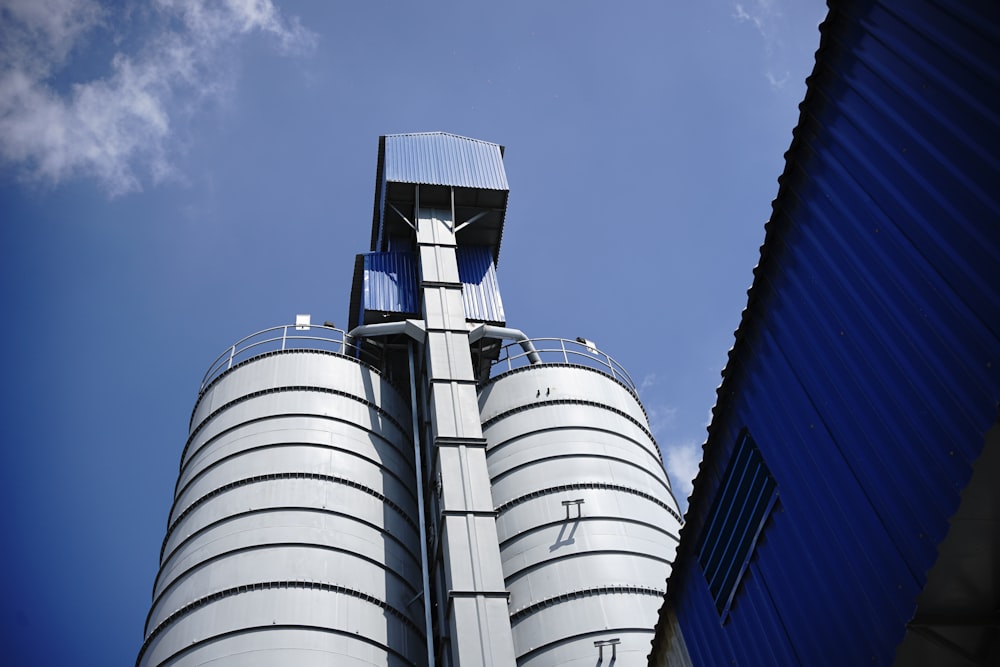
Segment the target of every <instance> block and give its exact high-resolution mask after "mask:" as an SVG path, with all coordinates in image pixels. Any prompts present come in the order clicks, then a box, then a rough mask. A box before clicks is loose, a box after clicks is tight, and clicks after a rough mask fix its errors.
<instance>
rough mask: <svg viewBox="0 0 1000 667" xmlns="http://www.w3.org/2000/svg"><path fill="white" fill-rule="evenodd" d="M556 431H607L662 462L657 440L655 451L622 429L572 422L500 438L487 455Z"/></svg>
mask: <svg viewBox="0 0 1000 667" xmlns="http://www.w3.org/2000/svg"><path fill="white" fill-rule="evenodd" d="M484 430H485V429H484ZM554 431H584V432H594V433H607V434H609V435H613V436H615V437H616V438H620V439H621V440H624V441H626V442H628V443H630V444H633V445H635V446H636V447H638V448H639V449H641V450H642V451H643V452H645V453H646V454H647V455H648V456H650V457H651V458H652V459H654V460H655V461H657V462H660V458H659V449H658V448H657V447H656V443H655V442H654V443H653V448H654V449H655V450H656V451H653V450H651V449H649V448H648V447H645V446H643V444H642V443H641V442H639V441H638V440H636V439H635V438H630V437H629V436H627V435H625V434H624V433H622V432H621V431H612V430H611V429H607V428H600V427H598V426H589V425H585V424H572V425H570V426H565V425H560V426H547V427H545V428H535V429H532V430H530V431H525V432H523V433H517V434H515V435H512V436H511V437H509V438H507V439H505V440H500V441H497V442H491V443H490V444H489V447H488V449H487V452H488V454H487V456H492V455H493V454H494V453H495V452H497V451H499V450H501V449H503V448H505V447H508V446H510V445H513V444H516V443H517V442H518V441H519V440H523V439H524V438H527V437H529V436H533V435H537V434H540V433H551V432H554ZM487 440H489V438H487ZM660 468H661V469H662V468H663V464H662V462H660Z"/></svg>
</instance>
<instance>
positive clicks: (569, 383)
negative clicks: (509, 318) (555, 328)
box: [479, 363, 680, 667]
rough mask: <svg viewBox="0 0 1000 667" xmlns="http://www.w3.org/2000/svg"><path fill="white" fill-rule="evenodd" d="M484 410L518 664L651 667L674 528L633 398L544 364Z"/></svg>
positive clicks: (516, 377)
mask: <svg viewBox="0 0 1000 667" xmlns="http://www.w3.org/2000/svg"><path fill="white" fill-rule="evenodd" d="M479 404H480V410H481V417H482V420H483V426H484V429H483V432H484V435H485V437H486V440H487V443H488V449H487V465H488V469H489V474H490V480H491V485H492V493H493V500H494V503H495V505H496V507H497V510H498V516H497V532H498V535H499V539H500V555H501V561H502V565H503V574H504V582H505V585H506V587H507V589H508V590H509V591H510V613H511V626H512V630H513V635H514V647H515V651H516V654H517V660H518V665H521V666H529V665H530V666H532V667H540V666H542V665H546V666H548V665H553V666H554V665H563V666H565V665H577V666H579V667H583V666H584V665H586V666H587V667H593V665H595V664H597V661H598V660H599V658H600V656H601V654H602V652H603V659H604V661H605V663H604V664H607V661H609V660H610V659H611V655H612V652H614V659H615V663H614V664H615V665H617V667H627V666H629V665H645V664H646V656H647V655H648V654H649V647H650V644H649V642H650V640H651V639H652V637H653V625H654V624H655V622H656V617H657V610H658V609H659V607H660V605H661V604H662V602H663V592H664V584H665V580H666V577H667V575H668V574H669V572H670V562H671V560H672V559H673V553H674V550H675V548H676V543H677V534H678V531H679V529H680V517H679V514H678V509H677V503H676V501H675V500H674V498H673V495H672V493H671V490H670V483H669V481H668V479H667V476H666V473H665V472H664V470H663V466H662V464H661V462H660V458H659V453H658V450H657V447H656V444H655V442H654V441H653V438H652V436H651V434H650V432H649V424H648V421H647V419H646V415H645V413H644V411H643V409H642V407H641V406H640V404H639V402H638V400H637V399H636V398H635V396H634V395H633V393H632V391H631V387H629V386H626V385H625V384H622V382H620V381H618V380H616V379H615V378H613V377H611V376H610V375H609V374H606V373H604V372H601V371H598V370H596V369H593V368H584V367H580V366H574V365H570V364H565V363H547V364H542V365H533V366H525V367H522V368H518V369H515V370H513V371H510V372H507V373H504V374H502V375H500V376H498V377H495V378H494V379H493V380H491V381H490V382H489V383H488V384H487V385H485V387H483V388H482V389H481V391H480V400H479ZM614 640H618V641H617V642H615V641H614ZM595 642H596V643H595Z"/></svg>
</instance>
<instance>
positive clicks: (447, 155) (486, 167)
mask: <svg viewBox="0 0 1000 667" xmlns="http://www.w3.org/2000/svg"><path fill="white" fill-rule="evenodd" d="M383 179H384V182H397V183H424V184H428V185H452V186H455V187H465V188H482V189H486V190H507V189H509V188H508V186H507V174H506V173H505V172H504V168H503V156H502V152H501V149H500V146H499V145H497V144H491V143H489V142H486V141H479V140H478V139H468V138H466V137H460V136H457V135H454V134H447V133H444V132H427V133H420V134H392V135H387V136H386V138H385V172H384V177H383ZM383 190H384V188H383Z"/></svg>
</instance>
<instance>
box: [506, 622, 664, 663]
mask: <svg viewBox="0 0 1000 667" xmlns="http://www.w3.org/2000/svg"><path fill="white" fill-rule="evenodd" d="M610 633H614V634H616V635H622V634H625V633H629V634H642V635H645V636H646V637H653V634H654V632H653V628H647V627H624V628H623V627H616V628H610V629H608V628H601V629H598V630H588V631H586V632H576V633H573V634H568V635H564V636H562V637H560V638H559V639H557V640H555V641H551V642H547V643H545V644H541V645H539V646H532V647H531V648H530V649H528V650H527V651H525V652H524V653H522V654H520V655H518V656H516V657H517V660H518V661H519V662H524V661H525V660H527V659H528V658H529V657H532V656H534V655H537V654H539V653H542V652H543V651H548V650H550V649H552V648H555V647H558V646H560V645H566V644H572V643H574V642H578V641H580V640H581V639H584V638H585V637H590V638H593V637H601V638H604V639H606V638H607V637H608V635H609V634H610ZM644 650H645V649H644ZM611 664H612V663H609V665H611Z"/></svg>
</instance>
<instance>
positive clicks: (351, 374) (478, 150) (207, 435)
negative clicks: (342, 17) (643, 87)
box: [137, 133, 680, 667]
mask: <svg viewBox="0 0 1000 667" xmlns="http://www.w3.org/2000/svg"><path fill="white" fill-rule="evenodd" d="M507 193H508V188H507V179H506V174H505V172H504V167H503V148H502V147H501V146H498V145H496V144H492V143H487V142H483V141H478V140H474V139H468V138H464V137H459V136H455V135H451V134H445V133H426V134H404V135H390V136H385V137H382V138H381V139H380V141H379V155H378V169H377V177H376V188H375V207H374V216H373V223H372V237H371V248H370V252H368V253H366V254H363V255H359V256H358V258H357V261H356V264H355V272H354V281H353V286H352V290H351V298H350V314H349V320H350V322H349V326H348V327H347V330H346V331H344V330H340V329H336V328H334V327H333V326H332V325H326V324H324V325H317V324H314V323H312V322H311V320H310V319H309V318H308V317H305V316H300V317H299V319H298V320H297V322H296V323H295V324H289V325H285V326H279V327H275V328H273V329H268V330H265V331H262V332H258V333H257V334H253V335H251V336H249V337H247V338H245V339H243V340H241V341H238V342H237V343H235V344H233V345H232V346H230V348H228V349H227V350H226V351H225V352H224V353H223V354H222V355H220V357H219V358H218V359H217V360H216V362H215V363H214V364H213V365H212V366H211V367H210V368H209V371H208V373H207V374H206V376H205V378H204V380H203V383H202V386H201V389H200V391H199V396H198V400H197V402H196V405H195V410H194V413H193V415H192V419H191V430H190V436H189V438H188V442H187V444H186V445H185V448H184V453H183V455H182V459H181V470H180V475H179V478H178V483H177V488H176V492H175V498H174V505H173V508H172V510H171V514H170V517H169V520H168V527H167V535H166V538H165V540H164V544H163V550H162V553H161V561H160V572H159V574H158V576H157V579H156V582H155V584H154V590H153V603H152V607H151V610H150V613H149V617H148V619H147V624H146V637H145V641H144V643H143V645H142V648H141V650H140V653H139V657H138V659H137V665H178V666H180V665H203V664H212V665H216V666H224V665H285V664H295V665H331V664H336V665H393V666H394V665H441V666H451V665H453V666H462V667H469V666H477V665H496V666H500V665H504V666H508V665H515V664H517V665H531V666H539V667H540V666H543V665H579V666H581V667H582V666H583V665H587V666H588V667H589V666H592V665H594V664H595V663H596V662H597V661H598V660H600V661H602V662H601V663H600V664H605V665H607V664H610V663H611V661H614V664H616V665H618V666H619V667H626V666H627V665H645V663H646V655H647V654H648V653H649V650H650V640H651V638H652V636H653V626H654V624H655V622H656V616H657V610H658V608H659V606H660V603H661V601H662V596H663V587H664V582H665V579H666V577H667V575H668V573H669V568H670V562H671V560H672V558H673V553H674V549H675V546H676V541H677V533H678V530H679V527H680V517H679V514H678V511H677V503H676V501H675V500H674V498H673V495H672V493H671V490H670V484H669V481H668V479H667V477H666V474H665V473H664V470H663V466H662V464H661V461H660V458H659V452H658V450H657V447H656V444H655V442H654V441H653V438H652V435H651V433H650V431H649V424H648V421H647V418H646V415H645V412H644V411H643V408H642V406H641V404H640V403H639V400H638V396H637V392H636V388H635V386H634V384H633V383H632V381H631V379H630V378H629V376H628V374H627V373H626V372H625V371H624V369H622V368H621V367H620V366H619V365H618V364H617V363H616V362H615V361H614V360H613V359H612V358H611V357H609V356H607V355H606V354H605V353H604V352H602V351H600V350H598V349H597V348H596V347H594V346H593V344H592V343H590V342H589V341H585V340H582V339H577V340H575V341H567V340H562V339H555V338H552V339H539V340H531V339H529V338H528V337H527V336H526V335H525V334H524V333H522V332H521V331H519V330H517V329H512V328H508V327H507V326H506V322H505V317H504V313H503V305H502V301H501V298H500V292H499V289H498V287H497V278H496V260H497V258H498V255H499V248H500V238H501V234H502V231H503V226H504V218H505V215H506V208H507Z"/></svg>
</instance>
